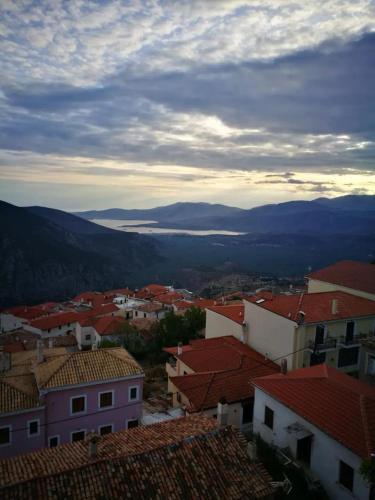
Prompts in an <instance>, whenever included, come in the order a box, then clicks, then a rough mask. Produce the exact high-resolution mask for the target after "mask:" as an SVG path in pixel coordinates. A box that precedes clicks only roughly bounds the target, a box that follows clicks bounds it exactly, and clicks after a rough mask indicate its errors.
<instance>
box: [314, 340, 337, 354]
mask: <svg viewBox="0 0 375 500" xmlns="http://www.w3.org/2000/svg"><path fill="white" fill-rule="evenodd" d="M336 348H337V339H334V338H327V339H325V341H324V342H323V343H321V344H317V343H316V342H315V340H310V341H309V343H308V349H309V350H310V351H313V352H315V351H318V352H324V351H332V350H335V349H336Z"/></svg>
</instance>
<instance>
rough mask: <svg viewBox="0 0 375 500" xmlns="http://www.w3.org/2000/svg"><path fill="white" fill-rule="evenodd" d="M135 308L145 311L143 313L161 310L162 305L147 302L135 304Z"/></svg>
mask: <svg viewBox="0 0 375 500" xmlns="http://www.w3.org/2000/svg"><path fill="white" fill-rule="evenodd" d="M135 309H136V310H137V311H141V312H145V313H152V312H158V311H162V310H163V306H162V305H161V304H157V303H155V302H148V303H147V304H143V305H141V306H137V307H136V308H135Z"/></svg>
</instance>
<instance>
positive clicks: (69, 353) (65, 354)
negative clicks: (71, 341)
mask: <svg viewBox="0 0 375 500" xmlns="http://www.w3.org/2000/svg"><path fill="white" fill-rule="evenodd" d="M81 352H83V351H78V352H76V353H73V352H66V353H64V354H61V355H59V356H55V357H54V358H52V360H55V359H57V358H58V357H60V356H61V357H62V356H66V359H65V360H64V361H63V362H62V363H61V364H60V366H58V367H57V368H56V370H55V371H54V372H53V373H51V375H50V376H49V377H48V378H47V380H45V381H44V382H43V384H42V387H45V386H46V385H47V384H48V383H49V382H50V381H51V379H52V377H54V376H55V375H56V373H57V372H59V371H60V370H61V368H62V367H63V366H65V364H66V363H67V362H68V360H69V359H70V358H71V356H72V354H81ZM36 366H38V365H36ZM34 369H35V368H34ZM33 371H34V370H33ZM34 373H35V371H34ZM35 378H36V377H35ZM37 385H38V387H39V384H38V381H37Z"/></svg>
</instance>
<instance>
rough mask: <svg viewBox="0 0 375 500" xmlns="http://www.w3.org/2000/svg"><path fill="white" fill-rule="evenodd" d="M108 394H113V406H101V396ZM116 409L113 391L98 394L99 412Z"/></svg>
mask: <svg viewBox="0 0 375 500" xmlns="http://www.w3.org/2000/svg"><path fill="white" fill-rule="evenodd" d="M108 392H111V393H112V404H111V406H100V396H101V395H102V394H107V393H108ZM114 407H115V391H114V390H113V389H112V390H110V391H101V392H99V393H98V408H99V410H101V411H103V410H110V409H111V408H114Z"/></svg>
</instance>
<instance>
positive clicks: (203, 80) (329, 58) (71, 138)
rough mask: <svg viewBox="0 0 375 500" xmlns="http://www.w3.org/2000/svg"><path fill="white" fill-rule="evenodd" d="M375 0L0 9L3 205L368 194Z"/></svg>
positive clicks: (150, 0) (245, 203) (261, 200)
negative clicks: (5, 202)
mask: <svg viewBox="0 0 375 500" xmlns="http://www.w3.org/2000/svg"><path fill="white" fill-rule="evenodd" d="M374 88H375V2H374V1H369V0H304V1H303V2H302V1H300V2H295V0H293V1H289V0H251V1H241V0H229V1H226V0H197V1H195V0H179V1H177V0H173V1H172V0H169V1H168V0H165V1H164V0H127V1H126V0H125V1H120V0H115V1H88V0H46V1H35V0H34V1H30V0H1V2H0V199H3V200H5V201H8V202H10V203H15V204H17V205H43V206H50V207H55V208H61V209H65V210H85V209H102V208H110V207H122V208H150V207H154V206H159V205H167V204H169V203H174V202H177V201H206V202H212V203H224V204H227V205H232V206H239V207H242V208H250V207H253V206H257V205H262V204H266V203H280V202H283V201H288V200H296V199H306V200H310V199H314V198H318V197H321V196H326V197H334V196H342V195H345V194H375V97H374Z"/></svg>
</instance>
